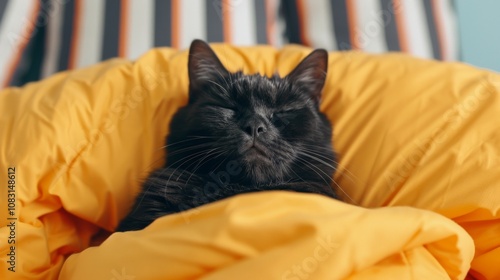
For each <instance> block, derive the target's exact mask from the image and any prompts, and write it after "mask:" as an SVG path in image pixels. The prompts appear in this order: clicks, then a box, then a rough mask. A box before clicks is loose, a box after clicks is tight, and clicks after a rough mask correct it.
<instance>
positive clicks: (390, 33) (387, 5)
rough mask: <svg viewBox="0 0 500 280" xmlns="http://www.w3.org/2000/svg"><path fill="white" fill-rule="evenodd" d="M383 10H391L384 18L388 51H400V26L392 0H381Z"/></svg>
mask: <svg viewBox="0 0 500 280" xmlns="http://www.w3.org/2000/svg"><path fill="white" fill-rule="evenodd" d="M380 5H381V8H382V11H390V12H389V14H388V15H387V16H388V17H387V18H383V19H382V20H384V35H385V42H386V44H387V50H388V51H400V50H401V45H400V43H399V34H398V26H397V25H396V15H395V14H394V8H393V7H394V6H393V2H392V0H380Z"/></svg>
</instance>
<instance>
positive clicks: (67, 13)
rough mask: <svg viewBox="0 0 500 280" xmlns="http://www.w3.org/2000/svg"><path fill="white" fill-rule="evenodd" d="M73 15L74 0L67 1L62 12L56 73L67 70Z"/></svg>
mask: <svg viewBox="0 0 500 280" xmlns="http://www.w3.org/2000/svg"><path fill="white" fill-rule="evenodd" d="M74 13H75V0H69V1H68V2H66V4H65V5H64V10H63V18H62V30H61V48H60V49H59V63H58V66H57V71H64V70H66V69H68V64H69V54H70V50H71V41H72V39H73V18H74Z"/></svg>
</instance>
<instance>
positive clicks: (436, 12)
mask: <svg viewBox="0 0 500 280" xmlns="http://www.w3.org/2000/svg"><path fill="white" fill-rule="evenodd" d="M441 14H442V11H441V9H440V7H439V4H438V2H437V1H436V0H432V15H433V17H434V21H435V22H436V31H437V34H438V40H439V46H440V52H441V59H442V60H449V57H448V56H447V54H448V52H447V48H448V46H447V45H446V38H445V32H444V23H443V22H444V21H443V18H442V17H441Z"/></svg>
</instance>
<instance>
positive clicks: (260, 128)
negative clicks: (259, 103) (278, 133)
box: [243, 119, 267, 138]
mask: <svg viewBox="0 0 500 280" xmlns="http://www.w3.org/2000/svg"><path fill="white" fill-rule="evenodd" d="M243 130H244V131H245V133H246V134H248V135H250V136H252V137H254V138H255V137H259V136H260V135H262V134H263V133H265V132H266V131H267V128H266V124H265V123H264V121H262V120H259V119H251V120H249V121H248V122H247V123H246V124H245V126H244V128H243Z"/></svg>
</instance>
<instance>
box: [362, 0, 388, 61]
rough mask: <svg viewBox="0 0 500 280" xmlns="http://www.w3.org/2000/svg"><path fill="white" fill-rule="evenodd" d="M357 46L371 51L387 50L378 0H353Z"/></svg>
mask: <svg viewBox="0 0 500 280" xmlns="http://www.w3.org/2000/svg"><path fill="white" fill-rule="evenodd" d="M355 3H356V4H355V6H356V15H357V16H356V18H357V26H358V28H357V34H358V42H359V47H360V48H361V49H362V50H364V51H366V52H371V53H382V52H386V51H387V43H386V41H385V33H384V19H383V16H382V13H381V10H382V6H381V4H380V1H366V0H355Z"/></svg>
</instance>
